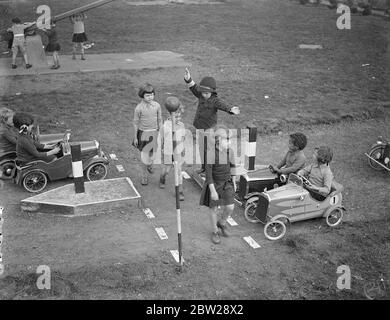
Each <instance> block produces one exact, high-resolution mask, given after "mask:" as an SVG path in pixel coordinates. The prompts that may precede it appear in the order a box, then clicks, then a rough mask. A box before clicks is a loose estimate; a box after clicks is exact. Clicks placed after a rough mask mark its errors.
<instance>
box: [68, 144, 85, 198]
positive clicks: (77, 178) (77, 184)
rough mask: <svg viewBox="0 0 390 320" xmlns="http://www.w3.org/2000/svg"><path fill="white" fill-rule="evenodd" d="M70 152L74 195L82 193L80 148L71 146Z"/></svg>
mask: <svg viewBox="0 0 390 320" xmlns="http://www.w3.org/2000/svg"><path fill="white" fill-rule="evenodd" d="M70 150H71V151H70V152H71V154H72V172H73V180H74V188H75V191H76V193H84V192H85V188H84V174H83V163H82V162H81V146H80V145H79V144H76V145H71V146H70Z"/></svg>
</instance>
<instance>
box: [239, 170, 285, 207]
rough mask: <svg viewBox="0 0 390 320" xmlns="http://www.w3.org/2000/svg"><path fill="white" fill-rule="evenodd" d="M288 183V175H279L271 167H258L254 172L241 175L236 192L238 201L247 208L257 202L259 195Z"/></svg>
mask: <svg viewBox="0 0 390 320" xmlns="http://www.w3.org/2000/svg"><path fill="white" fill-rule="evenodd" d="M286 182H287V176H286V175H283V174H282V175H278V174H276V173H274V172H273V171H272V169H271V168H270V167H269V166H266V165H259V166H256V169H255V170H254V171H246V170H245V172H244V173H242V174H241V175H240V179H239V183H238V186H237V190H236V197H235V199H236V201H237V202H238V203H240V204H241V205H243V204H245V207H247V206H248V205H249V204H250V203H252V202H253V201H257V200H258V198H259V194H260V193H261V192H263V191H267V190H271V189H273V188H275V187H279V186H282V185H284V184H285V183H286Z"/></svg>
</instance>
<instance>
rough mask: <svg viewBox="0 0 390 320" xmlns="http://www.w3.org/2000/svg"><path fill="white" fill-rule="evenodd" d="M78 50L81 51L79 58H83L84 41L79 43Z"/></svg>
mask: <svg viewBox="0 0 390 320" xmlns="http://www.w3.org/2000/svg"><path fill="white" fill-rule="evenodd" d="M80 52H81V60H85V55H84V42H81V43H80Z"/></svg>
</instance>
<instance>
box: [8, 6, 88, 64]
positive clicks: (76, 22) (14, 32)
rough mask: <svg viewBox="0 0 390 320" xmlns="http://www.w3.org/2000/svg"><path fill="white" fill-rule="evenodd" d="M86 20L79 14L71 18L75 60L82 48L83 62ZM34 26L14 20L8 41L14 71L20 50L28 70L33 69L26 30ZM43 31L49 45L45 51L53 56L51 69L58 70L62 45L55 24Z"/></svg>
mask: <svg viewBox="0 0 390 320" xmlns="http://www.w3.org/2000/svg"><path fill="white" fill-rule="evenodd" d="M85 18H86V15H85V14H84V13H78V14H75V15H72V16H71V17H70V20H71V22H72V24H73V37H72V42H73V51H72V58H73V59H76V53H77V48H78V47H80V53H81V60H85V52H84V43H85V42H86V41H87V40H88V39H87V36H86V34H85V27H84V20H85ZM34 24H35V22H25V23H22V21H21V20H20V19H19V18H18V17H16V18H13V19H12V26H11V27H10V28H9V29H8V30H7V31H8V32H9V34H10V37H9V40H8V47H9V49H10V50H11V51H12V64H11V68H12V69H16V68H17V65H16V56H17V55H18V52H19V50H20V52H21V53H22V54H23V58H24V62H25V66H26V69H28V68H31V67H32V65H31V64H30V63H29V61H28V56H27V51H26V37H25V30H26V29H27V28H29V27H31V26H33V25H34ZM42 31H44V32H45V34H46V36H47V38H48V44H47V46H46V48H45V51H46V52H49V53H51V54H52V56H53V65H52V66H51V67H50V68H51V69H58V68H60V59H59V51H60V50H61V45H60V44H59V42H58V35H57V31H56V25H55V23H54V22H53V21H51V23H50V29H46V28H43V29H42Z"/></svg>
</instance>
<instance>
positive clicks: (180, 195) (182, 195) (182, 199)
mask: <svg viewBox="0 0 390 320" xmlns="http://www.w3.org/2000/svg"><path fill="white" fill-rule="evenodd" d="M179 200H180V201H184V193H183V191H179Z"/></svg>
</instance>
